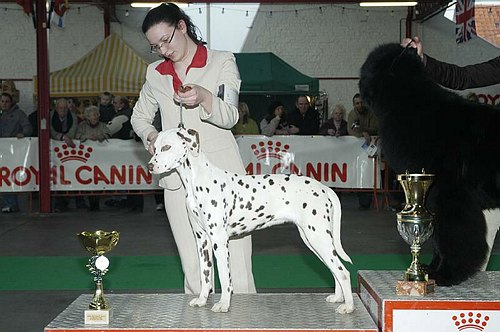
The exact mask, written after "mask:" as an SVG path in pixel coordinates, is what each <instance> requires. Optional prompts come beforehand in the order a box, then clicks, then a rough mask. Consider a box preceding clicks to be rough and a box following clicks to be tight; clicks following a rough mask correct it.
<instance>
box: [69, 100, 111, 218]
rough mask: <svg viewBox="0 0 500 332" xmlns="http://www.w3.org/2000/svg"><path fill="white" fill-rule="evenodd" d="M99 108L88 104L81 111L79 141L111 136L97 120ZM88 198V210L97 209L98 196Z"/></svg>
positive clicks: (99, 139) (101, 140)
mask: <svg viewBox="0 0 500 332" xmlns="http://www.w3.org/2000/svg"><path fill="white" fill-rule="evenodd" d="M99 115H100V114H99V108H98V107H97V106H89V107H87V108H86V109H85V110H84V111H83V116H84V119H85V121H83V122H81V123H80V124H79V125H78V128H77V130H76V135H75V138H76V139H79V140H80V142H85V141H86V140H91V141H99V142H103V141H104V140H107V139H108V138H110V137H111V134H110V132H109V129H108V127H107V126H106V125H105V124H104V123H102V122H100V121H99ZM87 198H88V200H89V211H98V210H99V196H87Z"/></svg>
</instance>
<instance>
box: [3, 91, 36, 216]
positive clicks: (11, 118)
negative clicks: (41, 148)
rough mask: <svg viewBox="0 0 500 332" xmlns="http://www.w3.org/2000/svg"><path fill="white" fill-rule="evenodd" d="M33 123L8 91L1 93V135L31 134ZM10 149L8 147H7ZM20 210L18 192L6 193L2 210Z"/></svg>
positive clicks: (21, 135)
mask: <svg viewBox="0 0 500 332" xmlns="http://www.w3.org/2000/svg"><path fill="white" fill-rule="evenodd" d="M31 131H32V128H31V124H30V121H29V120H28V116H27V115H26V113H24V111H22V110H21V109H20V108H19V106H17V104H16V103H14V99H13V98H12V96H11V95H10V94H8V93H2V94H1V95H0V137H17V138H23V137H26V136H30V135H31ZM6 150H8V149H6ZM17 211H19V202H18V199H17V195H16V194H4V195H3V204H2V212H3V213H10V212H17Z"/></svg>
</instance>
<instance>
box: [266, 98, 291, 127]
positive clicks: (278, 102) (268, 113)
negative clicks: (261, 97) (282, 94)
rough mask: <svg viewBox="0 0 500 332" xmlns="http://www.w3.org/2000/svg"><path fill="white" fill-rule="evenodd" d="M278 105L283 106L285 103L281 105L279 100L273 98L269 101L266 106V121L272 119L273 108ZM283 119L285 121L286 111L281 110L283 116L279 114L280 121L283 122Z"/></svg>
mask: <svg viewBox="0 0 500 332" xmlns="http://www.w3.org/2000/svg"><path fill="white" fill-rule="evenodd" d="M280 106H283V107H285V105H283V103H282V102H281V101H279V100H274V101H272V102H271V104H269V106H268V107H267V116H266V120H267V122H269V121H271V120H272V119H274V117H275V115H274V110H275V109H276V108H278V107H280ZM285 121H286V112H283V116H281V120H280V123H282V122H285Z"/></svg>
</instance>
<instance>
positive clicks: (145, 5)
mask: <svg viewBox="0 0 500 332" xmlns="http://www.w3.org/2000/svg"><path fill="white" fill-rule="evenodd" d="M159 5H161V2H132V3H131V4H130V6H132V7H134V8H153V7H158V6H159Z"/></svg>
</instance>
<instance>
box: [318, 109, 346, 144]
mask: <svg viewBox="0 0 500 332" xmlns="http://www.w3.org/2000/svg"><path fill="white" fill-rule="evenodd" d="M344 114H345V107H344V105H342V104H337V105H335V106H334V107H333V111H332V114H331V116H330V118H329V119H328V120H327V121H326V122H325V123H324V124H323V125H322V126H321V128H319V134H320V135H325V136H326V135H329V136H336V137H339V136H346V135H349V133H348V132H347V121H346V120H344Z"/></svg>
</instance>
